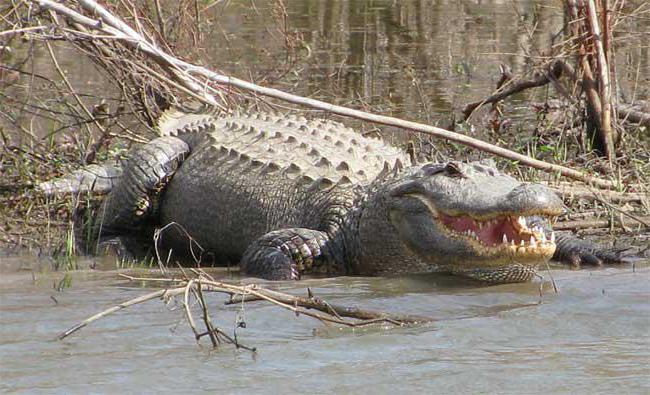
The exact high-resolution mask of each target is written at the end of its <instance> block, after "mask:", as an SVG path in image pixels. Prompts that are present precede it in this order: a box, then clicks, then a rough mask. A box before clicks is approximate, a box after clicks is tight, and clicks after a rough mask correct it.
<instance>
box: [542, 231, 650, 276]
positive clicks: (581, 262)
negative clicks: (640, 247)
mask: <svg viewBox="0 0 650 395" xmlns="http://www.w3.org/2000/svg"><path fill="white" fill-rule="evenodd" d="M637 259H641V257H640V256H639V255H637V253H636V252H635V251H633V249H632V248H629V247H626V248H615V247H606V246H603V245H600V244H597V243H594V242H591V241H589V240H581V239H578V238H576V237H573V236H572V235H567V234H560V235H558V240H557V248H556V250H555V254H554V255H553V260H555V261H558V262H561V263H565V264H568V265H570V266H571V267H573V268H575V269H579V268H581V267H582V266H604V265H617V264H626V263H632V262H634V261H635V260H637Z"/></svg>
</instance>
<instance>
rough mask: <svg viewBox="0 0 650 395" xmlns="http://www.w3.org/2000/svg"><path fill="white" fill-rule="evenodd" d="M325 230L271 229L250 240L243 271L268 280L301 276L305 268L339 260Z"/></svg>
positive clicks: (329, 264) (293, 278) (321, 265)
mask: <svg viewBox="0 0 650 395" xmlns="http://www.w3.org/2000/svg"><path fill="white" fill-rule="evenodd" d="M331 244H332V243H331V240H330V239H329V236H328V235H327V234H326V233H325V232H320V231H317V230H312V229H305V228H288V229H281V230H276V231H273V232H269V233H267V234H265V235H264V236H262V237H260V238H259V239H257V240H256V241H255V242H254V243H253V244H251V245H250V246H249V247H248V249H247V250H246V252H245V253H244V256H243V257H242V260H241V263H240V269H241V270H242V272H244V273H246V274H249V275H252V276H255V277H261V278H265V279H268V280H299V279H300V276H301V274H302V273H303V272H306V271H310V270H312V269H315V268H317V267H323V266H325V269H326V270H330V268H331V267H332V266H333V264H335V262H336V261H337V260H336V259H335V258H334V255H333V254H332V249H331Z"/></svg>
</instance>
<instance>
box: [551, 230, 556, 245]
mask: <svg viewBox="0 0 650 395" xmlns="http://www.w3.org/2000/svg"><path fill="white" fill-rule="evenodd" d="M551 243H555V232H551Z"/></svg>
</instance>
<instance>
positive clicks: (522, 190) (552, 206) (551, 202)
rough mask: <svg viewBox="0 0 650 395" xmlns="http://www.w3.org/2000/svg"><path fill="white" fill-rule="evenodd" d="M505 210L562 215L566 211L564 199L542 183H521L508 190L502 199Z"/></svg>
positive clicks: (503, 209)
mask: <svg viewBox="0 0 650 395" xmlns="http://www.w3.org/2000/svg"><path fill="white" fill-rule="evenodd" d="M501 206H502V207H501V209H502V211H504V212H538V213H545V214H548V215H560V214H561V213H562V212H563V211H564V209H565V208H564V204H563V203H562V200H561V199H560V198H559V197H558V196H557V195H556V194H555V193H554V192H553V191H552V190H550V189H549V188H548V187H546V186H544V185H540V184H520V185H518V186H517V187H515V188H514V189H513V190H512V191H510V192H508V194H507V195H506V197H505V199H504V200H503V201H502V205H501Z"/></svg>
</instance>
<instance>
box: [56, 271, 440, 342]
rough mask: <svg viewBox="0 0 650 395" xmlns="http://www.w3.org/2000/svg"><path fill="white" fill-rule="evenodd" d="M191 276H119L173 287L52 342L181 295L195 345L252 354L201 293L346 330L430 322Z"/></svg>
mask: <svg viewBox="0 0 650 395" xmlns="http://www.w3.org/2000/svg"><path fill="white" fill-rule="evenodd" d="M194 273H195V274H197V278H192V279H178V278H156V277H151V278H146V277H134V276H129V275H125V274H120V276H121V277H124V278H126V279H128V280H130V281H138V282H141V281H146V282H162V283H166V284H170V285H173V284H175V285H176V286H175V287H173V288H167V289H161V290H158V291H155V292H151V293H148V294H146V295H142V296H139V297H137V298H133V299H130V300H128V301H125V302H123V303H120V304H118V305H116V306H113V307H111V308H108V309H106V310H104V311H102V312H100V313H98V314H95V315H93V316H91V317H89V318H87V319H85V320H84V321H82V322H80V323H78V324H76V325H74V326H72V327H71V328H69V329H67V330H65V331H64V332H62V333H61V334H59V335H58V336H57V337H56V338H57V339H58V340H62V339H65V338H66V337H68V336H70V335H71V334H73V333H75V332H77V331H78V330H80V329H82V328H84V327H86V326H88V325H89V324H91V323H93V322H95V321H97V320H99V319H100V318H104V317H106V316H108V315H111V314H113V313H115V312H118V311H120V310H122V309H125V308H127V307H130V306H134V305H136V304H140V303H144V302H147V301H150V300H153V299H165V300H169V299H171V298H173V297H176V296H180V295H183V306H184V311H185V314H186V317H187V321H188V323H189V325H190V327H191V328H192V331H193V332H194V335H195V338H196V340H197V341H199V340H200V338H201V337H203V336H205V335H208V336H209V337H210V339H211V342H212V345H213V347H215V348H216V347H218V345H219V344H220V343H221V340H219V336H221V337H223V338H225V340H226V341H227V342H228V343H232V344H234V345H235V346H236V347H239V348H244V349H247V350H250V351H255V349H254V348H251V347H247V346H243V345H241V344H239V343H237V340H236V336H232V337H231V336H229V335H227V334H226V333H225V332H224V331H223V330H221V329H219V328H218V327H216V326H214V324H213V323H212V321H211V320H210V316H209V312H208V309H207V302H206V301H205V299H204V292H217V293H224V294H227V295H230V300H229V301H228V302H226V304H232V303H233V301H237V303H239V304H242V305H243V304H244V303H245V302H247V301H253V300H256V301H266V302H268V303H271V304H273V305H276V306H279V307H281V308H283V309H286V310H290V311H292V312H293V313H294V314H295V315H296V316H300V315H306V316H309V317H312V318H316V319H318V320H319V321H321V322H330V323H334V324H337V325H343V326H348V327H360V326H368V325H374V324H390V325H394V326H404V325H413V324H421V323H426V322H431V321H432V319H431V318H428V317H422V316H415V315H405V314H390V313H386V312H381V311H373V310H365V309H360V308H358V307H355V306H343V305H337V304H331V303H328V302H326V301H324V300H322V299H320V298H317V297H315V296H314V295H313V294H312V293H311V291H310V290H308V296H307V297H301V296H296V295H290V294H287V293H283V292H278V291H273V290H270V289H266V288H264V287H261V286H259V285H256V284H251V285H238V284H231V283H227V282H222V281H215V280H214V279H212V278H211V277H210V276H209V275H207V274H206V273H204V272H202V271H199V270H195V271H194ZM192 294H194V296H195V298H196V299H197V301H198V303H199V305H200V307H201V312H202V318H203V321H204V323H205V326H206V328H207V331H206V332H205V333H201V332H200V331H199V330H198V328H197V325H196V321H195V320H194V317H193V314H192V312H191V302H190V295H192Z"/></svg>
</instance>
